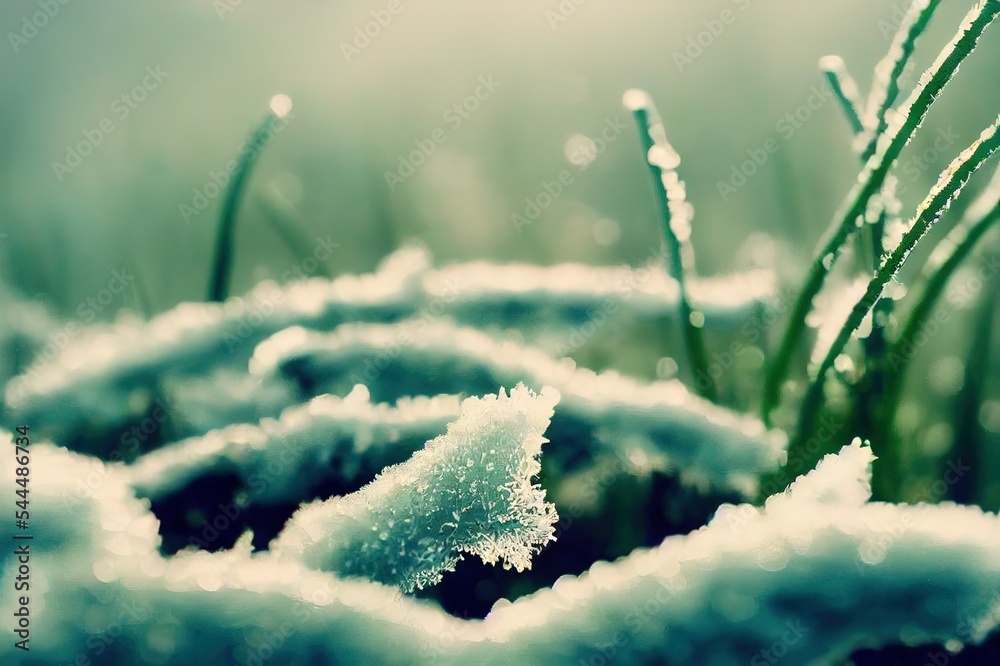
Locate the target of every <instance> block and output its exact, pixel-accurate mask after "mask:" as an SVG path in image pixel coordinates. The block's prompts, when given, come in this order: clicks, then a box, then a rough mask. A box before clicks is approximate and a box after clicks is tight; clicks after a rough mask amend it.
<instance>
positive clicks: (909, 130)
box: [760, 0, 1000, 425]
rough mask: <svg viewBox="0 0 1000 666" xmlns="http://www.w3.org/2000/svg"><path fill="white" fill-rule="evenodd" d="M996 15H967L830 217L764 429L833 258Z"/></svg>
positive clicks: (980, 9)
mask: <svg viewBox="0 0 1000 666" xmlns="http://www.w3.org/2000/svg"><path fill="white" fill-rule="evenodd" d="M997 14H1000V0H985V1H984V2H981V3H980V4H978V5H977V6H976V7H974V8H973V9H972V10H971V11H970V12H969V13H968V14H967V15H966V17H965V19H964V20H963V21H962V25H961V27H960V28H959V31H958V33H957V34H956V35H955V37H954V38H953V39H952V41H951V42H949V43H948V45H947V46H945V48H944V49H943V50H942V51H941V53H940V54H939V55H938V57H937V60H935V62H934V64H933V65H931V67H930V69H928V70H927V71H926V72H924V74H923V76H922V77H921V79H920V84H919V85H918V86H917V88H916V89H915V90H914V91H913V94H912V95H911V96H910V100H909V101H908V102H907V103H905V104H904V105H903V110H902V111H900V112H899V114H898V116H896V117H894V119H893V122H892V123H891V124H890V125H889V126H888V127H887V128H886V131H885V132H884V133H883V134H882V136H880V137H879V138H878V139H877V140H876V143H877V146H876V150H875V152H874V153H873V154H872V156H871V158H870V159H869V160H868V162H867V163H866V164H865V168H864V169H863V170H862V172H861V175H860V176H859V178H858V182H857V184H856V185H855V186H854V188H853V189H852V190H851V192H850V193H849V194H848V196H847V198H846V200H845V203H844V204H843V205H842V206H841V210H840V211H838V213H837V214H836V215H835V216H834V223H833V225H832V226H831V227H830V229H829V230H828V231H827V233H826V236H825V238H824V239H823V240H822V241H821V243H820V251H819V252H818V253H817V254H816V257H815V258H814V259H813V262H812V264H810V266H809V269H808V271H807V273H806V278H805V282H804V284H803V286H802V290H801V291H800V292H799V295H798V297H797V298H796V301H795V304H794V305H793V306H792V310H791V313H790V315H789V318H788V323H787V325H786V327H785V331H784V334H783V335H782V338H781V344H780V346H779V348H778V352H777V354H775V356H774V361H773V362H772V364H771V366H770V367H769V369H768V372H767V375H766V377H765V379H764V389H763V394H762V397H761V409H760V411H761V418H762V419H763V420H764V423H765V424H768V425H769V424H770V422H771V412H772V411H773V409H774V408H775V406H776V405H777V403H778V399H779V397H780V393H781V386H782V384H783V383H784V381H785V378H786V376H787V374H788V368H789V365H790V364H791V360H792V356H793V355H794V353H795V349H796V348H797V346H798V342H799V338H800V337H801V335H802V333H803V331H804V330H805V329H806V328H807V327H806V325H805V320H806V317H807V316H808V314H809V310H810V308H811V307H812V302H813V299H814V298H815V297H816V294H818V293H819V291H820V289H822V288H823V283H824V282H825V280H826V276H827V274H828V273H829V272H830V269H831V268H832V267H833V263H834V261H835V260H836V258H837V253H838V252H839V251H840V249H841V247H842V246H843V245H844V243H845V241H847V240H848V238H849V237H850V236H851V234H852V233H853V232H854V231H855V230H856V229H857V226H856V224H855V221H856V220H857V219H858V217H859V216H861V215H863V214H864V212H865V210H866V208H867V207H868V202H869V200H870V199H871V198H872V197H873V196H875V195H876V194H877V193H878V192H879V191H880V190H881V189H882V185H883V183H884V182H885V180H886V177H887V176H888V174H889V170H890V169H891V168H892V165H893V164H894V163H895V161H896V159H897V158H898V157H899V154H900V152H901V151H902V150H903V148H904V147H905V146H906V144H907V143H908V142H909V141H910V139H911V138H912V137H913V134H914V132H915V131H916V129H917V127H919V125H920V123H921V122H923V119H924V117H925V116H926V115H927V112H928V110H929V109H930V107H931V105H932V104H933V103H934V100H935V99H936V98H937V96H938V95H939V94H940V93H941V91H942V90H943V89H944V87H945V85H946V84H947V83H948V81H950V80H951V78H952V76H954V74H955V72H956V71H957V70H958V67H959V65H960V64H961V63H962V61H963V60H965V58H966V57H967V56H968V55H969V54H970V53H972V50H973V49H974V48H975V46H976V43H977V42H978V41H979V37H980V36H981V35H982V34H983V32H984V31H985V30H986V27H987V26H989V24H990V23H992V22H993V19H995V18H996V16H997Z"/></svg>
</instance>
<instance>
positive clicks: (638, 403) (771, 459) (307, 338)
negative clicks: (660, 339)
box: [252, 320, 786, 494]
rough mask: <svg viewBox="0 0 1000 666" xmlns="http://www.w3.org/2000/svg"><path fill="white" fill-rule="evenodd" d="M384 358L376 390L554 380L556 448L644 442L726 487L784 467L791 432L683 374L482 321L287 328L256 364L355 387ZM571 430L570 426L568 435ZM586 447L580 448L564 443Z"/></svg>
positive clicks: (335, 389)
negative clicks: (596, 360) (594, 360)
mask: <svg viewBox="0 0 1000 666" xmlns="http://www.w3.org/2000/svg"><path fill="white" fill-rule="evenodd" d="M376 361H377V362H378V363H379V364H380V366H381V368H382V369H381V370H380V371H378V373H377V374H376V375H375V379H376V381H374V382H372V383H371V386H370V390H372V391H373V392H378V394H377V399H379V400H392V399H394V398H396V397H398V396H400V395H409V394H414V393H421V392H426V393H462V392H466V393H472V394H484V393H487V392H492V391H494V390H495V388H496V387H498V386H512V385H513V384H515V383H517V382H519V381H523V382H524V383H525V385H527V386H529V387H531V388H534V389H535V390H540V389H541V388H542V387H544V386H552V387H555V388H556V389H558V390H559V392H560V394H561V396H562V397H561V399H560V402H559V406H558V407H557V408H556V410H555V415H554V416H553V421H552V426H551V427H550V428H549V433H550V435H549V436H550V439H552V440H553V442H554V443H555V446H554V448H551V449H550V451H549V455H553V456H556V457H558V456H559V455H560V449H559V448H558V445H559V443H560V442H561V441H562V439H563V437H564V436H565V437H566V438H567V439H572V440H578V439H579V434H581V433H584V434H586V435H587V437H588V438H589V439H584V445H585V446H588V447H589V448H590V449H591V450H590V453H595V452H597V451H599V450H610V452H612V453H621V452H625V454H626V455H627V451H628V449H630V448H634V447H636V446H638V447H640V448H643V449H645V452H646V454H647V456H649V457H650V458H652V459H655V460H656V461H657V464H656V466H657V467H658V468H660V469H664V470H666V471H677V470H685V471H686V472H687V473H688V475H689V476H690V477H692V478H698V477H700V478H702V479H706V480H708V481H709V482H711V483H713V484H716V485H718V486H719V487H722V488H727V489H735V490H738V491H739V492H743V493H748V494H753V493H755V492H756V487H757V478H758V477H759V476H760V474H762V473H764V472H766V471H768V470H772V469H775V468H776V467H777V466H778V465H779V464H780V462H781V460H782V458H783V455H784V445H785V442H786V440H785V437H784V436H783V435H782V434H781V433H779V432H777V431H770V432H769V431H768V430H767V429H766V428H765V427H764V426H763V424H762V423H761V422H760V421H759V420H757V419H755V418H751V417H749V416H744V415H740V414H737V413H735V412H732V411H730V410H727V409H725V408H722V407H719V406H717V405H714V404H712V403H710V402H709V401H707V400H704V399H701V398H699V397H697V396H695V395H692V394H691V393H690V392H689V391H688V390H687V389H686V388H685V387H684V385H683V384H682V383H681V382H680V381H678V380H665V381H657V382H652V383H645V382H641V381H638V380H635V379H631V378H628V377H623V376H622V375H620V374H618V373H615V372H610V371H609V372H603V373H595V372H593V371H591V370H587V369H585V368H577V367H576V366H575V364H574V363H573V362H572V361H571V360H569V359H562V360H555V359H552V358H550V357H549V356H548V355H546V354H544V353H541V352H539V351H538V350H536V349H534V348H532V347H526V346H523V345H518V344H516V343H514V342H510V341H507V342H500V341H497V340H496V339H494V338H492V337H490V336H489V335H487V334H485V333H483V332H482V331H479V330H476V329H471V328H464V327H456V326H454V325H453V324H451V323H449V322H446V321H438V322H434V323H428V322H427V321H424V320H409V321H404V322H400V323H398V324H389V325H382V324H358V325H353V324H349V325H345V326H341V327H339V328H337V329H336V330H335V331H334V332H333V333H318V332H306V331H286V332H284V333H282V334H280V335H278V336H275V337H274V338H272V339H270V340H267V341H265V342H264V343H262V344H261V345H260V347H259V348H258V349H257V351H256V352H255V354H254V362H253V363H252V368H253V369H254V371H255V372H258V373H260V374H262V375H268V374H272V373H276V374H291V375H294V376H296V377H298V378H300V379H301V380H303V382H304V385H309V386H312V387H314V389H315V390H317V391H327V392H331V393H335V394H343V393H346V392H347V391H348V390H350V388H351V387H352V386H353V383H354V379H352V377H354V376H356V375H357V374H358V373H359V372H361V371H362V370H363V369H365V368H370V367H374V363H375V362H376ZM564 433H565V435H564ZM563 453H571V454H572V455H578V453H579V452H563Z"/></svg>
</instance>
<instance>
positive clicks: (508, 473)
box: [271, 386, 558, 592]
mask: <svg viewBox="0 0 1000 666" xmlns="http://www.w3.org/2000/svg"><path fill="white" fill-rule="evenodd" d="M557 400H558V394H557V393H556V392H555V391H553V390H552V389H549V388H546V389H543V390H542V392H541V393H540V394H539V395H537V396H536V395H535V394H534V393H533V392H532V391H530V390H528V389H526V388H525V387H524V386H518V387H516V388H514V389H512V390H511V392H510V396H509V397H508V396H507V395H506V393H505V392H504V391H503V389H501V390H500V393H499V394H498V395H490V396H487V397H485V398H469V399H467V400H466V401H465V402H463V403H462V414H461V416H460V418H459V419H458V420H457V421H455V422H454V423H452V424H451V425H450V426H449V427H448V432H447V433H446V434H444V435H441V436H440V437H438V438H436V439H434V440H433V441H431V442H428V444H427V446H426V448H424V449H423V450H421V451H418V452H417V453H415V454H414V455H413V457H412V458H410V460H408V461H407V462H405V463H402V464H399V465H396V466H394V467H389V468H386V469H385V470H383V471H382V473H381V474H380V475H379V476H377V477H376V478H375V480H374V481H373V482H372V483H370V484H369V485H367V486H365V487H364V488H362V489H361V490H359V491H358V492H356V493H352V494H351V495H347V496H344V497H338V498H333V499H330V500H327V501H324V502H316V503H313V504H310V505H307V506H305V507H303V508H301V509H299V510H298V511H297V512H296V513H295V514H294V515H293V516H292V518H291V519H290V520H289V522H288V524H287V525H286V526H285V529H284V530H283V531H282V533H281V534H279V535H278V537H277V538H276V539H275V541H274V542H273V543H272V544H271V551H272V552H273V553H274V554H275V556H277V557H279V558H283V557H291V558H293V559H296V560H299V561H301V562H302V563H304V564H305V565H306V566H308V567H310V568H314V569H322V570H325V571H333V572H336V573H337V574H339V575H341V576H360V577H365V578H368V579H370V580H375V581H379V582H383V583H387V584H390V585H398V586H399V587H400V588H402V589H403V590H404V591H407V592H408V591H411V590H413V589H417V588H422V587H425V586H427V585H432V584H434V583H436V582H437V581H439V580H440V579H441V572H442V571H446V570H451V569H453V568H454V566H455V563H456V562H458V559H459V557H460V553H471V554H474V555H478V556H480V557H481V558H482V559H483V561H484V562H487V563H490V564H492V563H494V562H496V561H497V560H504V566H505V567H509V566H513V567H515V568H516V569H517V570H518V571H520V570H522V569H526V568H530V566H531V555H532V553H533V552H534V551H535V550H536V549H537V548H539V547H541V546H543V545H544V544H546V543H548V542H549V541H552V540H553V538H554V537H553V534H554V530H553V525H554V523H555V521H556V520H558V516H557V515H556V512H555V507H554V506H553V505H551V504H549V503H547V502H545V499H544V498H545V493H544V491H543V490H542V488H541V487H540V486H538V485H535V484H533V483H532V477H533V476H535V475H536V474H537V473H538V472H539V471H540V469H541V465H540V464H539V462H538V456H539V455H540V454H541V451H542V442H544V441H546V440H545V438H544V437H542V433H544V432H545V428H546V427H547V426H548V424H549V418H550V417H551V416H552V408H553V407H554V406H555V404H556V401H557ZM491 463H492V465H491Z"/></svg>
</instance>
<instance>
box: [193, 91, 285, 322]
mask: <svg viewBox="0 0 1000 666" xmlns="http://www.w3.org/2000/svg"><path fill="white" fill-rule="evenodd" d="M291 110H292V101H291V100H290V99H288V97H287V96H285V95H275V96H274V97H272V98H271V101H270V104H269V105H268V111H267V114H265V116H264V118H263V120H261V121H260V123H259V124H258V125H257V127H255V128H254V130H253V132H251V134H250V137H249V138H248V139H247V141H246V143H244V144H243V150H242V151H241V155H240V156H239V158H238V160H239V161H238V163H237V165H236V171H235V172H234V173H233V176H232V180H230V181H229V188H228V189H227V190H226V198H225V200H224V201H223V202H222V212H221V214H220V215H219V230H218V234H217V235H216V237H215V255H214V258H213V259H212V276H211V281H210V282H209V285H208V300H209V301H212V302H219V301H224V300H225V299H226V297H227V296H228V295H229V278H230V275H231V273H232V268H233V241H234V238H235V235H236V213H237V212H238V209H239V205H240V201H241V200H242V198H243V190H245V189H246V184H247V180H248V179H249V178H250V172H251V171H252V170H253V167H254V164H256V163H257V159H258V158H259V157H260V154H261V153H262V152H263V151H264V147H265V146H266V145H267V142H268V141H269V140H270V138H271V135H272V134H273V133H274V123H275V121H277V120H280V119H282V118H284V117H285V116H287V115H288V113H289V111H291Z"/></svg>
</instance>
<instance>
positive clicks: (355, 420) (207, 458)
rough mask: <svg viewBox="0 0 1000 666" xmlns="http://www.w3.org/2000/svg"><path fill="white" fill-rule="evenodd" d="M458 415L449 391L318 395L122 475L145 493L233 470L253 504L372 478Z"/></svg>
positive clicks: (177, 446)
mask: <svg viewBox="0 0 1000 666" xmlns="http://www.w3.org/2000/svg"><path fill="white" fill-rule="evenodd" d="M458 415H459V400H458V398H457V397H454V396H438V397H435V398H426V397H419V398H412V399H409V398H407V399H400V400H399V401H398V402H397V403H396V405H395V406H393V407H390V406H389V405H386V404H373V403H372V402H371V401H370V400H369V396H368V394H367V389H365V388H364V387H360V390H358V389H355V390H354V391H353V392H352V393H351V394H350V395H348V396H347V397H346V398H337V397H335V396H330V395H324V396H319V397H317V398H314V399H313V400H311V401H309V402H308V403H306V404H305V405H298V406H295V407H290V408H288V409H287V410H285V411H284V412H282V414H281V416H280V418H278V419H264V420H262V421H261V422H260V423H259V424H257V425H249V424H239V425H234V426H230V427H227V428H223V429H219V430H213V431H211V432H209V433H207V434H205V435H203V436H200V437H193V438H190V439H187V440H183V441H180V442H175V443H173V444H169V445H167V446H164V447H162V448H160V449H158V450H156V451H153V452H150V453H147V454H145V455H144V456H142V457H140V458H139V459H137V460H136V461H135V462H134V463H133V464H132V465H131V466H129V468H128V471H129V479H130V482H131V483H132V485H133V486H134V487H135V488H136V490H137V491H138V492H139V493H140V494H142V495H143V496H146V497H151V498H157V497H163V496H165V495H168V494H170V493H172V492H174V491H176V490H179V489H181V488H183V486H184V485H186V484H187V483H189V482H191V481H192V480H194V479H195V478H197V477H200V476H203V475H205V474H207V473H209V472H213V471H216V472H219V471H229V472H234V473H236V474H238V475H239V476H240V477H241V478H242V480H243V487H244V488H246V489H247V491H248V493H249V496H250V498H251V499H252V500H254V501H261V502H265V503H268V502H270V503H274V502H281V501H294V500H301V499H303V497H305V496H307V494H308V490H309V489H310V488H313V487H316V486H317V485H319V484H320V483H321V482H323V481H329V480H331V479H334V478H335V479H338V480H339V481H342V482H349V481H352V480H354V479H356V478H364V476H366V475H367V476H368V478H371V476H372V475H374V474H375V473H376V472H378V471H379V470H381V469H382V468H383V467H386V466H387V465H393V464H396V463H400V462H402V461H404V460H406V459H407V458H408V457H409V456H410V455H411V454H412V453H413V452H414V451H416V450H418V449H419V448H420V447H422V446H423V445H424V443H425V442H426V441H427V440H429V439H433V438H434V437H436V436H438V435H440V434H441V433H443V432H444V431H445V429H446V427H447V425H448V423H450V422H452V421H454V420H455V419H456V418H458Z"/></svg>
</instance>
